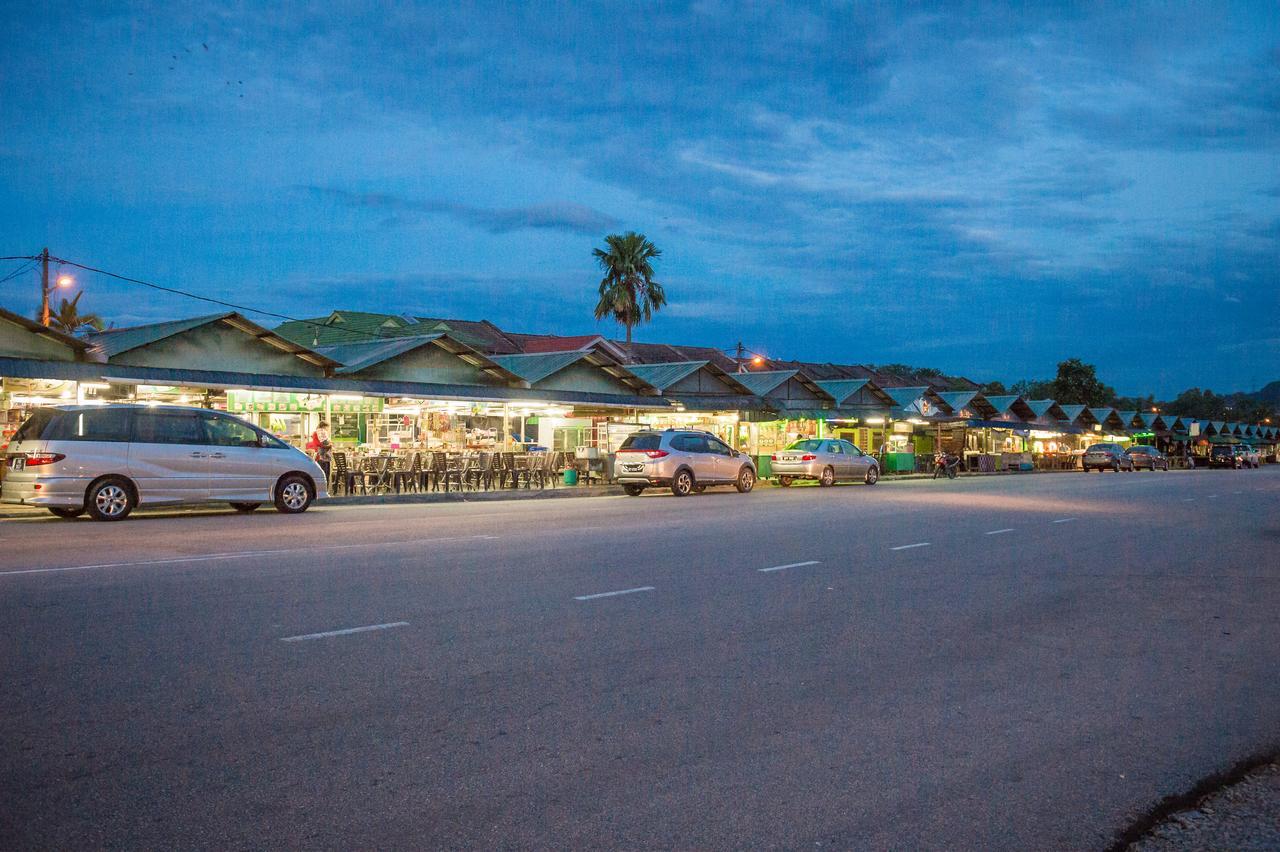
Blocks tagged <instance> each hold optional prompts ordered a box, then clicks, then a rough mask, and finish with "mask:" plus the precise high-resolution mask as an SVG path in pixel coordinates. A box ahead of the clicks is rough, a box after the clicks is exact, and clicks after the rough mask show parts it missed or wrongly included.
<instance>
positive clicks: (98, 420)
mask: <svg viewBox="0 0 1280 852" xmlns="http://www.w3.org/2000/svg"><path fill="white" fill-rule="evenodd" d="M132 424H133V409H132V408H88V409H84V410H82V411H63V412H60V413H59V414H58V418H57V419H56V420H54V421H53V422H52V423H50V424H49V427H48V428H47V429H45V430H44V438H45V440H47V441H110V442H122V441H128V440H129V433H130V427H131V426H132Z"/></svg>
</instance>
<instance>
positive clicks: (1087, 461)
mask: <svg viewBox="0 0 1280 852" xmlns="http://www.w3.org/2000/svg"><path fill="white" fill-rule="evenodd" d="M1091 470H1096V471H1104V470H1114V471H1115V472H1116V473H1119V472H1120V471H1121V470H1127V471H1132V470H1133V459H1131V458H1129V457H1128V456H1127V455H1125V453H1124V447H1122V446H1120V445H1119V444H1094V445H1093V446H1091V447H1089V449H1087V450H1085V451H1084V472H1085V473H1088V472H1089V471H1091Z"/></svg>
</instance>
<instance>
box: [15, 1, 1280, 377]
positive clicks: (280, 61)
mask: <svg viewBox="0 0 1280 852" xmlns="http://www.w3.org/2000/svg"><path fill="white" fill-rule="evenodd" d="M934 5H937V4H919V5H917V4H910V5H901V6H895V5H893V4H889V3H868V4H847V3H834V4H822V5H819V4H791V5H789V4H784V3H777V4H750V5H738V4H733V3H727V2H718V0H698V2H694V3H657V4H634V3H629V4H616V5H615V4H587V3H569V2H562V3H528V4H513V3H493V4H489V3H466V2H464V3H448V4H438V5H437V4H425V3H424V4H416V5H415V4H408V3H404V4H381V3H343V2H328V3H316V4H305V3H293V2H284V3H255V2H219V3H214V4H210V5H202V4H199V3H155V4H126V3H119V2H106V3H100V4H94V3H82V4H70V5H68V4H60V3H57V2H52V3H49V4H45V5H43V6H42V9H41V12H42V13H41V14H39V15H35V14H22V15H16V14H15V15H10V16H8V22H7V24H6V26H5V27H4V28H3V29H2V30H0V127H3V134H0V255H10V254H16V255H26V254H35V253H37V252H38V251H39V250H40V249H41V248H42V247H44V246H46V245H47V246H48V247H49V249H50V251H51V252H52V253H53V254H54V255H57V256H60V257H65V258H69V259H73V260H76V261H79V262H81V263H85V264H87V265H90V266H95V267H100V268H103V269H108V270H111V271H114V272H119V273H121V274H124V275H128V276H132V277H137V278H142V279H145V280H148V281H153V282H156V283H159V284H163V285H166V286H171V287H178V288H183V289H188V290H191V291H194V292H197V293H200V294H203V295H207V296H210V297H213V298H220V299H226V300H229V301H233V302H236V303H240V304H245V305H248V306H251V307H255V308H261V309H263V310H268V311H275V312H278V313H282V314H286V315H289V316H302V317H310V316H320V315H325V314H327V313H328V312H329V311H330V310H332V309H335V308H337V309H342V308H346V309H349V310H370V311H387V312H395V313H406V314H417V315H428V316H444V317H459V318H468V319H480V318H487V319H490V320H492V321H494V322H495V323H497V324H498V325H499V326H501V327H503V328H506V329H508V330H511V331H524V332H552V333H562V334H578V333H586V332H592V331H597V330H598V331H599V332H601V333H605V334H620V329H618V327H617V326H615V325H614V324H613V323H610V322H604V323H597V322H596V321H595V320H594V318H593V315H592V309H593V307H594V305H595V301H596V295H597V294H596V287H597V285H598V283H599V279H600V272H599V271H598V269H597V268H596V267H595V265H594V259H593V257H592V254H591V250H592V249H593V248H594V247H596V246H599V245H601V244H602V242H603V237H604V236H605V235H606V234H608V233H611V232H618V231H624V230H636V231H640V232H642V233H644V234H645V235H647V236H648V237H649V238H650V239H651V240H653V241H654V243H656V244H657V245H658V247H659V248H661V249H662V252H663V255H662V258H661V260H660V261H659V264H658V276H657V277H658V280H659V281H660V282H661V283H662V284H663V285H664V287H665V288H666V291H667V294H668V297H669V300H670V304H669V305H668V306H667V307H666V308H665V309H664V310H662V311H661V312H660V313H659V314H658V315H657V316H656V318H655V320H654V322H653V323H651V324H650V325H648V326H645V327H642V328H640V329H638V330H637V332H636V336H637V339H638V340H644V341H667V342H681V343H688V344H699V345H711V346H717V347H720V348H724V349H730V348H732V347H733V346H734V345H735V344H736V343H737V342H738V341H742V342H743V343H744V345H745V346H746V347H747V349H748V350H750V351H753V352H758V353H761V354H764V355H766V356H773V357H779V358H796V359H804V360H817V361H835V362H841V363H887V362H906V363H911V364H916V365H921V366H932V367H937V368H940V369H943V370H945V371H947V372H949V373H953V374H961V375H965V376H968V377H970V378H973V379H976V380H978V381H986V380H991V379H1001V380H1004V381H1006V382H1011V381H1016V380H1018V379H1022V378H1041V377H1051V376H1052V375H1053V373H1054V369H1055V364H1056V363H1057V362H1058V361H1060V360H1063V359H1065V358H1069V357H1080V358H1083V359H1084V360H1085V361H1088V362H1091V363H1095V364H1097V366H1098V368H1099V373H1100V375H1101V377H1102V378H1103V379H1104V380H1105V381H1107V382H1108V383H1109V384H1112V385H1114V386H1115V387H1116V388H1117V389H1118V390H1119V391H1120V392H1121V393H1124V394H1134V395H1136V394H1146V393H1154V394H1156V395H1157V396H1169V395H1173V394H1175V393H1177V392H1178V391H1179V390H1181V389H1183V388H1186V387H1189V386H1193V385H1195V386H1201V387H1212V388H1214V389H1215V390H1218V391H1220V392H1224V391H1234V390H1254V389H1257V388H1258V387H1261V386H1262V385H1264V384H1265V383H1267V382H1269V381H1272V380H1275V379H1280V12H1278V11H1277V8H1276V6H1275V4H1274V3H1257V4H1248V3H1224V4H1220V5H1214V4H1205V5H1201V4H1193V3H1187V4H1155V5H1150V6H1146V5H1143V4H1140V3H1133V4H1127V3H1126V4H1119V3H1097V4H1092V3H1090V4H1070V3H1068V4H1050V3H1044V4H1040V3H1035V4H1017V5H1018V6H1020V7H1025V8H1019V9H1017V10H1013V11H1011V10H1009V9H1008V8H1002V7H1001V6H984V5H982V4H941V5H942V6H943V10H942V11H939V10H938V9H936V8H930V7H932V6H934ZM14 268H16V265H15V264H13V263H0V277H3V276H4V275H5V274H7V273H8V272H10V271H11V270H12V269H14ZM77 281H78V285H79V286H80V287H81V288H82V289H83V290H84V293H85V295H84V297H83V298H82V301H81V305H82V307H83V308H87V309H90V310H94V311H97V312H98V313H101V314H102V315H104V317H105V318H106V319H108V320H109V321H112V322H114V323H115V324H117V325H128V324H133V323H137V322H145V321H152V320H158V319H167V318H174V317H181V316H195V315H199V314H203V313H209V312H210V311H211V309H210V308H209V307H208V306H206V305H202V304H201V303H199V302H195V301H191V300H186V299H182V298H180V297H177V296H167V295H162V294H158V293H155V292H152V291H148V290H146V289H143V288H139V287H137V286H136V285H126V284H123V283H120V282H114V281H112V280H110V279H107V278H104V277H102V276H95V275H91V274H87V273H82V274H79V275H78V276H77ZM38 297H39V290H38V285H37V283H36V279H35V278H34V277H33V274H31V273H27V274H23V275H20V276H18V277H17V278H15V279H13V280H10V281H8V282H5V283H3V284H0V306H4V307H8V308H10V309H12V310H19V311H22V312H24V313H30V312H32V311H34V310H35V307H36V304H37V301H38ZM251 316H253V315H251ZM255 318H256V319H258V320H259V321H261V322H263V323H264V324H267V325H274V324H275V321H270V320H269V319H268V318H265V317H262V316H257V317H255Z"/></svg>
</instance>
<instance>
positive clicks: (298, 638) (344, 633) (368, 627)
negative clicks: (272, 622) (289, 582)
mask: <svg viewBox="0 0 1280 852" xmlns="http://www.w3.org/2000/svg"><path fill="white" fill-rule="evenodd" d="M408 626H409V622H407V621H391V622H388V623H386V624H369V625H366V626H364V627H344V628H343V629H342V630H326V631H324V632H323V633H304V634H302V635H301V636H286V637H284V638H283V639H281V640H280V641H281V642H302V641H304V640H307V639H328V638H329V637H330V636H349V635H351V634H352V633H368V632H369V631H371V630H391V629H392V628H395V627H408Z"/></svg>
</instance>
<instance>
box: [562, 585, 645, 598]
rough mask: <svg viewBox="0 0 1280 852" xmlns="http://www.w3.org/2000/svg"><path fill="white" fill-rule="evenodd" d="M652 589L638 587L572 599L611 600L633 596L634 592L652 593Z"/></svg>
mask: <svg viewBox="0 0 1280 852" xmlns="http://www.w3.org/2000/svg"><path fill="white" fill-rule="evenodd" d="M653 588H654V587H653V586H640V587H639V588H635V589H621V590H619V591H616V592H599V593H597V594H594V595H575V596H574V598H573V599H574V600H575V601H593V600H595V599H596V598H613V597H617V596H618V595H634V594H635V593H636V592H652V591H653Z"/></svg>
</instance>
